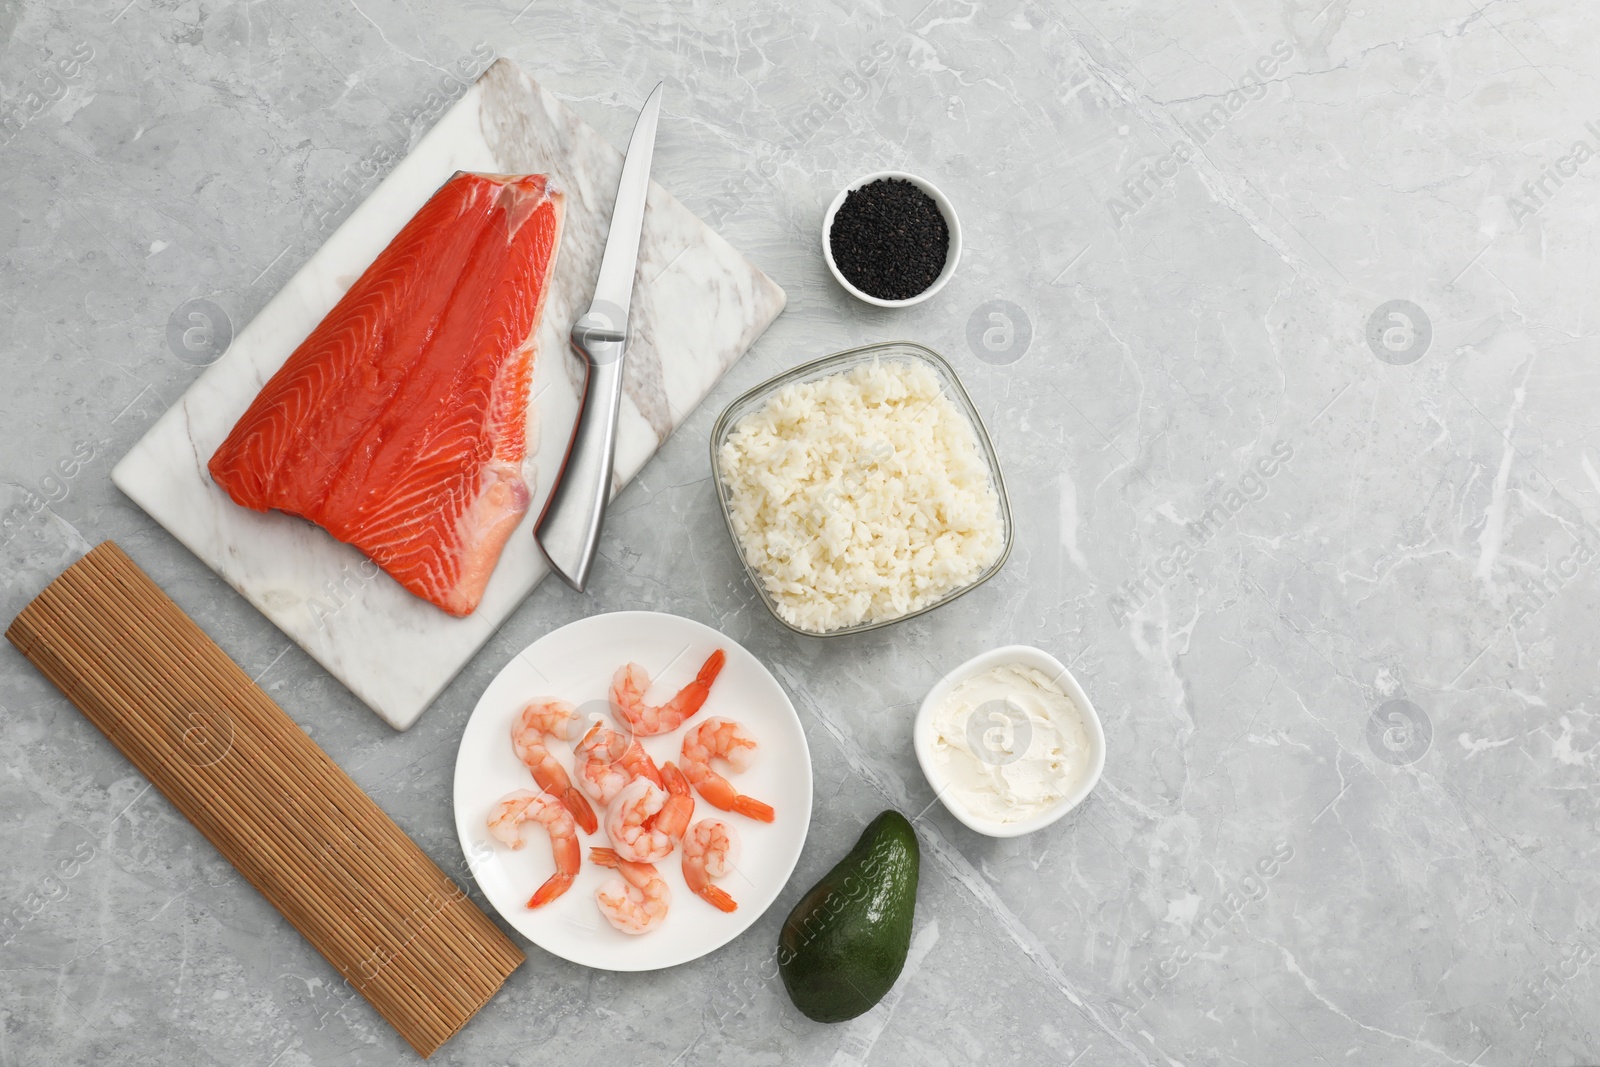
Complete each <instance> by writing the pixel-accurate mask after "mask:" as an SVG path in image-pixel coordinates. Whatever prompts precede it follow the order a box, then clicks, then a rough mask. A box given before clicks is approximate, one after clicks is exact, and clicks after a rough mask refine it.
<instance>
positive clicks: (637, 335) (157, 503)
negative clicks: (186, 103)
mask: <svg viewBox="0 0 1600 1067" xmlns="http://www.w3.org/2000/svg"><path fill="white" fill-rule="evenodd" d="M641 102H642V100H641ZM670 128H671V124H670V120H669V119H668V118H664V119H663V122H662V135H663V137H668V136H670V133H669V132H668V131H669V130H670ZM457 170H475V171H487V172H495V173H545V174H550V175H552V176H553V178H554V181H555V183H556V184H557V185H559V187H560V188H562V189H564V190H565V191H566V193H567V202H566V211H567V214H566V225H565V230H564V232H563V235H562V240H561V248H560V252H559V260H558V262H557V266H556V272H555V279H554V283H553V286H552V288H551V292H550V295H549V296H548V298H547V301H546V304H545V310H544V318H543V320H542V322H541V323H540V326H539V331H538V337H537V345H538V351H537V355H536V357H535V364H534V381H533V395H534V402H533V403H532V404H531V405H530V409H529V415H528V418H529V426H528V441H529V451H530V453H531V454H530V457H529V460H528V463H527V465H526V468H525V472H526V474H527V476H528V482H529V486H530V488H531V489H532V490H533V506H532V507H531V508H530V509H529V511H528V514H527V516H526V517H525V518H524V520H523V523H522V527H521V528H520V529H519V530H518V531H517V532H516V533H515V534H513V535H512V537H511V539H510V541H509V542H508V543H507V545H506V549H505V552H504V553H503V554H502V556H501V557H500V563H499V566H498V567H496V569H495V572H494V576H493V578H491V579H490V581H489V586H488V589H487V591H486V592H485V594H484V598H483V602H482V604H481V605H480V606H479V607H478V610H477V611H476V612H474V613H473V614H472V615H470V616H468V617H466V618H464V619H457V618H452V617H450V616H449V615H446V614H445V613H444V612H442V611H440V610H439V609H438V608H436V607H434V606H433V605H432V604H429V603H427V602H426V601H423V600H420V599H418V598H416V597H413V596H412V595H411V594H409V593H407V592H406V591H405V590H404V589H402V588H401V587H400V586H399V585H398V584H397V583H396V582H394V581H393V580H392V579H390V578H389V576H388V575H387V574H384V573H383V572H382V571H381V570H379V569H378V568H377V566H376V565H375V564H373V563H372V562H371V561H370V560H367V559H366V557H364V556H363V555H362V554H361V553H359V552H358V551H357V550H356V549H354V548H351V547H350V546H348V545H345V544H342V543H340V542H338V541H335V540H334V539H333V538H332V537H331V536H330V535H329V534H327V533H326V532H325V531H324V530H322V529H321V528H319V527H316V526H313V525H311V524H310V523H307V522H305V521H303V520H301V519H296V518H292V517H290V516H288V515H284V514H281V513H278V512H269V513H266V514H260V513H257V512H254V511H250V510H248V509H245V508H242V507H239V506H238V505H236V504H234V503H233V502H232V501H231V500H230V499H229V498H228V496H227V494H225V493H224V492H223V491H222V490H221V489H219V488H218V487H217V486H216V485H214V484H213V483H212V481H211V478H210V475H209V474H208V473H207V472H206V469H205V464H206V461H207V460H209V459H210V458H211V454H212V452H214V451H215V450H216V447H217V445H218V444H220V443H221V441H222V439H223V438H224V437H225V436H227V433H228V431H229V430H230V429H231V428H232V427H233V424H234V422H235V421H236V420H237V419H238V417H239V415H240V414H242V413H243V411H244V409H245V408H246V407H247V406H248V405H249V403H250V401H251V400H252V399H253V398H254V397H255V395H256V393H257V392H258V391H259V390H260V388H261V386H262V385H263V384H264V383H265V382H266V380H267V379H268V378H269V377H271V376H272V374H273V372H274V371H276V370H277V369H278V367H279V366H281V365H282V364H283V362H284V360H285V359H287V358H288V356H289V353H290V352H292V351H293V350H294V348H295V346H296V345H298V344H299V343H300V341H301V340H303V339H304V338H305V336H306V335H307V334H308V333H310V332H311V329H312V328H313V327H314V326H315V325H316V324H317V323H318V322H319V321H320V320H321V319H322V317H323V316H324V315H325V314H327V312H328V310H329V309H330V308H332V307H333V305H334V303H335V301H337V300H338V298H339V297H340V296H341V295H342V294H343V293H344V292H345V290H346V289H348V288H349V287H350V285H351V284H352V283H353V282H354V281H355V279H356V277H357V276H358V275H359V274H360V273H361V271H362V270H363V269H365V268H366V266H367V265H368V264H369V263H371V262H372V260H373V259H374V258H376V256H377V254H378V252H379V251H381V250H382V249H383V247H384V246H385V245H387V244H388V243H389V240H390V239H391V238H392V237H393V236H394V235H395V233H397V232H398V231H399V229H400V227H401V226H402V225H404V224H405V222H406V221H407V220H408V219H410V218H411V216H412V215H413V214H414V213H415V212H416V211H417V209H418V208H420V207H421V206H422V204H423V203H424V202H425V201H426V200H427V199H428V197H429V196H431V195H432V194H433V192H434V190H435V189H437V188H438V187H439V186H440V185H442V184H443V183H444V182H445V180H446V179H448V178H449V177H450V175H451V174H453V173H455V172H456V171H457ZM621 170H622V153H621V152H619V151H618V150H617V149H616V148H614V147H612V146H611V145H610V144H609V143H607V142H606V140H605V139H604V138H603V137H601V136H600V135H599V134H598V133H597V132H595V130H593V129H592V128H590V127H589V126H587V125H585V124H584V123H583V122H582V121H581V120H580V119H578V117H577V116H575V115H574V114H573V113H572V112H570V111H568V110H567V109H566V108H565V107H564V106H562V104H561V103H560V102H559V101H557V100H556V99H555V98H554V97H553V96H551V95H550V94H549V93H548V92H545V91H544V90H543V89H541V88H540V87H539V86H538V85H537V84H536V83H535V82H534V81H533V80H532V79H531V78H529V77H528V76H527V75H526V74H524V73H522V72H521V71H520V70H518V69H517V67H516V66H515V65H513V64H512V63H510V62H509V61H507V60H504V59H501V60H498V61H496V62H495V63H494V65H493V66H491V67H490V68H489V69H488V70H487V71H486V72H485V73H484V74H483V76H482V77H481V78H479V79H478V81H477V83H476V84H475V85H473V87H472V88H471V89H469V90H468V91H467V93H466V95H465V96H463V97H462V98H461V99H460V100H459V101H457V103H456V104H455V105H454V106H453V107H452V108H451V109H450V110H449V111H448V112H446V113H445V115H444V116H443V117H442V118H441V119H440V120H439V123H438V125H436V126H435V127H434V128H433V129H432V130H430V131H429V132H428V133H427V134H426V135H425V136H424V137H423V138H422V139H421V140H420V141H419V142H418V143H417V146H416V148H415V149H413V150H412V152H411V153H410V154H409V155H408V156H406V158H405V159H403V160H402V161H401V162H400V163H399V164H398V165H397V166H396V167H395V169H394V171H393V172H392V173H391V174H390V175H389V176H388V177H387V178H385V179H384V181H383V183H382V184H381V185H379V186H378V187H377V189H375V190H374V191H373V193H372V195H371V196H370V197H368V198H367V200H366V201H364V202H363V203H362V204H361V205H360V206H359V207H358V208H356V210H355V211H354V212H352V213H351V215H350V217H349V218H348V219H346V220H345V222H344V224H343V225H341V226H340V227H339V228H338V230H336V231H335V232H334V234H333V235H332V236H331V237H330V238H328V241H327V243H325V244H324V245H323V246H322V247H321V248H320V249H318V250H317V252H316V253H315V254H314V255H313V256H312V257H311V258H310V259H309V260H308V261H307V262H306V264H305V265H304V266H303V267H301V268H300V271H299V272H298V273H297V274H295V276H294V277H293V278H291V279H290V280H289V282H288V284H286V285H285V286H284V287H283V289H282V291H281V292H279V293H278V294H277V295H276V296H275V297H274V298H273V299H272V300H271V301H270V302H269V303H268V304H267V306H266V307H265V308H263V309H262V311H261V313H260V314H259V315H258V316H256V318H255V319H254V320H253V321H252V322H251V323H250V324H249V325H248V326H247V327H245V328H244V329H243V330H241V331H240V332H239V334H238V336H237V337H236V338H235V339H234V341H233V344H232V345H231V346H230V347H229V348H228V350H227V352H225V353H224V354H223V356H222V357H221V359H219V360H218V361H217V362H216V363H214V364H212V365H211V366H210V367H209V368H207V370H206V371H205V373H204V374H202V375H201V377H200V378H199V379H198V380H197V381H196V382H195V383H194V385H193V386H191V387H190V388H189V390H188V392H186V393H185V394H184V395H183V397H182V398H180V399H179V401H178V402H177V403H176V404H174V405H173V406H172V408H171V409H169V410H168V411H167V412H166V413H165V414H164V415H162V417H161V419H160V420H159V421H158V422H157V423H156V424H155V426H153V427H152V428H151V429H150V431H149V432H148V433H147V434H146V435H145V436H144V437H143V439H141V440H140V441H139V443H138V444H136V445H135V446H134V447H133V449H132V450H130V451H129V453H128V454H127V455H126V456H125V457H123V459H122V461H121V462H120V463H118V464H117V466H116V468H115V469H114V470H113V471H112V474H111V477H112V481H113V482H114V483H115V484H116V485H117V487H118V488H120V489H121V490H122V491H123V492H124V493H126V494H127V495H128V496H130V497H131V498H133V500H134V501H135V502H137V503H138V504H139V506H141V507H142V508H144V509H145V511H147V512H149V513H150V515H151V516H152V517H154V518H155V519H156V521H158V522H160V523H161V525H163V526H165V527H166V528H167V529H168V530H169V531H170V532H171V533H172V534H173V535H174V536H175V537H177V538H178V540H180V541H182V542H183V543H184V544H185V545H186V546H187V547H188V548H189V549H190V550H191V551H193V552H194V553H195V555H197V556H199V557H200V558H201V559H202V560H204V561H205V563H206V564H207V565H208V566H210V567H211V568H212V569H213V570H215V571H216V572H217V573H218V574H220V575H221V576H222V577H223V578H225V579H226V580H227V581H228V583H229V584H230V585H232V586H233V587H234V588H235V589H237V590H238V591H239V592H240V593H242V594H243V595H244V596H245V597H246V598H248V599H249V601H250V602H251V603H252V604H254V605H255V606H256V607H257V608H259V609H260V610H261V611H262V612H263V613H265V614H266V616H267V617H268V618H270V619H271V620H272V621H273V622H274V623H276V624H277V625H278V627H279V628H280V629H282V630H283V631H284V632H285V633H286V634H288V635H289V636H290V637H291V638H293V639H294V641H295V642H296V643H298V644H299V645H300V647H302V648H304V649H305V650H306V651H307V652H308V653H310V654H311V656H312V657H313V658H314V659H316V660H317V662H319V663H321V664H322V665H323V666H324V667H326V668H327V669H328V670H329V671H330V672H331V673H332V674H333V675H334V676H335V677H337V678H338V679H339V680H340V681H342V682H343V683H344V684H345V685H347V686H349V687H350V689H351V690H352V691H353V692H354V693H355V694H356V695H357V696H358V697H360V698H361V699H362V700H363V701H365V702H366V703H367V705H368V706H370V707H371V708H372V709H373V710H374V711H376V712H377V713H378V714H379V715H380V716H382V717H383V718H384V719H385V720H386V721H387V722H388V723H389V724H390V725H392V726H394V727H396V728H397V729H402V730H403V729H406V728H407V727H409V726H410V725H411V724H412V723H414V722H415V721H416V720H417V717H418V716H419V715H421V714H422V712H423V710H424V709H425V708H426V707H427V706H428V705H429V704H430V703H431V702H432V701H433V699H434V698H435V697H436V696H437V695H438V694H439V692H440V690H442V689H443V688H444V686H445V685H446V684H447V683H448V682H449V681H450V679H451V678H453V677H454V676H455V675H456V673H457V672H458V671H459V670H460V669H461V668H462V667H463V666H464V665H465V664H466V663H467V661H468V660H470V659H471V658H472V656H473V655H474V654H475V653H476V652H477V650H478V649H479V648H480V647H482V645H483V643H484V642H485V641H486V640H488V638H489V636H490V635H491V634H492V633H493V632H494V631H495V629H496V628H497V627H499V625H500V624H501V623H502V622H503V621H505V619H506V617H507V616H508V615H510V614H511V612H512V611H513V610H515V609H516V607H517V605H518V604H520V603H521V602H522V600H523V598H524V597H526V596H527V595H528V593H529V592H530V591H531V590H532V589H533V587H534V586H535V585H537V584H538V583H539V581H540V579H542V578H543V577H544V576H545V574H546V573H547V569H548V568H547V567H546V566H545V564H544V561H543V559H542V558H541V557H540V555H539V551H538V548H537V547H536V546H535V545H534V541H533V535H532V532H531V530H532V526H533V520H534V517H535V516H537V515H538V514H539V511H540V509H541V508H542V507H543V506H544V500H545V498H546V497H547V496H548V495H549V490H550V485H549V480H550V474H551V472H553V471H554V469H555V468H556V466H557V465H558V464H559V463H560V460H561V455H562V451H563V448H564V447H565V443H566V440H567V438H568V436H569V435H570V432H571V427H572V421H573V419H574V417H575V416H576V413H577V409H578V388H579V384H580V382H581V380H582V371H581V367H580V364H579V361H578V358H577V356H576V355H574V354H573V353H572V351H571V349H570V347H569V346H568V344H567V341H566V338H567V334H568V333H569V331H570V330H571V328H572V323H573V321H574V320H575V319H576V318H577V317H578V315H579V314H580V313H581V312H582V311H583V309H584V308H585V307H587V306H588V302H589V299H590V297H591V295H592V294H593V289H594V280H595V276H596V274H597V273H598V271H599V267H600V255H601V250H602V248H603V246H604V243H605V237H606V232H607V229H608V228H609V225H610V218H611V205H612V200H613V199H614V197H615V195H616V185H617V178H618V176H619V175H620V173H621ZM783 305H784V294H783V290H782V289H780V288H778V286H777V285H776V284H775V283H773V282H772V280H771V279H769V278H768V277H767V276H766V275H764V274H762V273H761V272H760V271H759V270H757V269H756V268H755V267H753V266H752V265H751V264H750V263H748V262H747V261H746V260H745V259H744V258H743V257H742V256H740V255H739V254H738V253H737V252H735V251H734V250H733V249H732V248H731V247H730V246H729V245H728V244H727V242H725V241H724V240H722V238H720V237H719V236H717V234H716V233H714V232H712V230H711V229H710V228H709V227H707V226H706V225H705V223H703V222H701V221H700V220H699V219H698V218H696V217H695V216H694V215H693V214H692V213H690V211H689V210H688V209H687V208H685V207H684V206H683V205H682V204H680V203H679V202H678V201H677V200H676V199H674V198H673V197H672V196H671V194H669V193H667V192H666V191H665V190H663V189H662V188H661V187H660V186H659V185H655V184H652V185H651V186H650V193H649V197H648V199H647V201H646V208H645V217H644V232H643V236H642V238H641V241H640V248H639V274H638V281H637V282H636V289H635V292H634V298H633V305H632V309H631V318H630V325H631V328H632V331H633V338H632V341H631V343H630V345H629V350H628V366H627V375H626V383H625V395H624V397H623V401H622V422H621V428H620V430H619V431H618V438H617V458H616V474H617V479H616V488H618V489H620V488H621V487H622V486H623V485H625V484H626V483H627V482H628V481H629V480H630V479H632V477H633V476H634V475H635V474H637V473H638V471H639V469H640V468H641V467H643V466H644V464H645V462H646V461H647V460H648V459H649V458H650V457H651V456H652V455H653V454H654V453H655V451H656V449H657V448H659V447H660V446H661V444H662V442H663V441H665V440H666V438H667V435H668V434H670V433H671V432H672V431H673V429H674V428H675V427H677V426H678V424H680V423H681V422H682V421H683V420H684V419H685V418H686V417H687V416H688V414H689V413H690V412H691V411H693V410H694V408H695V406H696V405H697V404H699V403H700V401H701V400H702V399H704V398H705V396H706V394H707V393H708V392H710V390H711V387H712V386H713V385H715V384H716V382H717V380H718V379H719V378H721V377H722V375H723V374H724V373H725V372H726V371H727V370H728V368H729V367H730V366H732V365H733V363H734V362H735V361H736V360H738V359H739V357H740V356H741V355H743V354H744V352H745V350H746V349H747V348H749V346H750V345H751V344H752V343H753V342H754V341H755V339H756V338H757V337H759V336H760V335H761V333H762V331H763V330H765V329H766V328H767V326H768V325H769V324H770V323H771V322H772V320H773V319H774V318H776V317H777V315H778V313H779V312H780V311H782V310H783ZM602 565H604V564H603V562H602Z"/></svg>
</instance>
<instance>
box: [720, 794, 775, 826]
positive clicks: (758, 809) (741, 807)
mask: <svg viewBox="0 0 1600 1067" xmlns="http://www.w3.org/2000/svg"><path fill="white" fill-rule="evenodd" d="M729 810H730V811H735V812H738V813H739V814H740V815H747V816H749V817H750V818H752V819H759V820H760V821H762V822H771V821H772V820H773V819H774V818H776V817H777V814H778V813H777V812H775V811H773V810H772V805H771V804H763V803H762V802H761V801H759V800H755V799H753V798H751V797H747V796H744V795H742V794H741V795H740V796H737V797H735V798H734V800H733V807H732V808H730V809H729Z"/></svg>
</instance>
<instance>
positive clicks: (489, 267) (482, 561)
mask: <svg viewBox="0 0 1600 1067" xmlns="http://www.w3.org/2000/svg"><path fill="white" fill-rule="evenodd" d="M561 220H562V198H561V194H560V193H559V192H557V191H555V190H552V189H550V188H549V184H548V182H547V181H546V178H545V176H544V175H542V174H534V175H526V176H514V175H498V174H468V173H460V172H458V173H457V174H456V175H455V176H454V177H453V178H451V179H450V180H449V181H448V182H446V183H445V184H444V185H443V186H442V187H441V188H440V189H439V191H438V192H436V193H434V195H433V197H432V198H431V199H430V200H429V201H428V202H427V203H426V204H424V205H423V207H422V209H421V210H420V211H418V212H417V214H416V216H415V217H413V218H412V219H411V221H410V222H408V223H406V225H405V227H404V228H403V229H402V230H401V231H400V232H399V233H398V234H397V235H396V236H395V238H394V240H393V241H391V242H389V246H388V247H387V248H385V249H384V250H383V251H382V252H381V253H379V255H378V258H377V259H376V260H374V261H373V263H372V265H371V266H370V267H368V268H367V269H366V271H365V272H364V273H363V274H362V275H361V277H360V278H358V279H357V280H356V283H355V284H354V285H353V286H351V287H350V291H349V292H347V293H345V295H344V296H343V298H341V299H340V300H339V302H338V303H337V304H335V305H334V307H333V310H332V311H330V312H328V315H327V317H326V318H324V319H323V320H322V322H321V323H319V324H318V325H317V327H316V329H314V330H312V331H311V334H310V336H308V337H307V338H306V339H305V340H304V341H303V342H301V344H300V346H299V347H298V348H296V349H295V350H294V352H293V353H291V354H290V356H289V359H288V361H287V362H285V363H284V365H283V366H282V368H280V369H279V370H278V373H276V374H274V375H273V376H272V378H271V380H269V381H268V382H267V384H266V385H265V386H263V387H262V389H261V392H260V393H259V394H258V395H257V396H256V398H255V400H254V401H253V402H252V403H251V405H250V407H249V408H248V409H247V410H246V411H245V413H244V414H243V415H242V416H241V417H240V419H239V421H238V423H236V424H235V425H234V427H233V431H232V432H231V433H229V434H228V437H227V440H225V441H223V442H222V445H221V447H219V448H218V449H217V451H216V454H215V455H213V456H212V457H211V462H210V464H209V468H210V471H211V477H212V478H213V479H214V480H215V481H216V483H217V484H218V485H219V486H221V487H222V488H223V489H224V490H226V491H227V493H228V495H229V496H230V497H232V498H233V500H234V501H235V502H236V503H238V504H241V505H243V506H244V507H247V508H252V509H254V510H256V511H267V510H269V509H273V508H276V509H277V510H279V511H284V512H288V513H289V514H291V515H299V516H301V517H303V518H306V519H309V520H311V521H312V522H314V523H316V524H317V525H319V526H321V527H322V528H323V529H325V530H327V531H328V532H329V533H331V534H332V535H333V536H334V537H336V538H338V539H339V540H340V541H344V542H345V543H347V544H350V545H354V546H355V547H356V548H358V549H360V550H361V551H362V552H364V553H366V554H367V555H368V556H369V557H371V559H372V560H373V562H375V563H377V564H378V566H380V567H382V568H383V569H384V570H385V571H387V572H388V573H389V574H390V576H392V577H393V578H394V579H395V581H397V582H399V583H400V584H401V585H402V586H404V587H405V588H406V589H408V590H410V591H411V592H412V593H415V594H416V595H417V596H419V597H422V598H423V599H424V600H427V601H430V602H431V603H434V604H437V605H438V606H439V607H440V608H443V609H444V610H445V611H447V612H449V613H450V614H452V615H469V614H471V613H472V611H473V609H475V608H476V607H477V606H478V603H479V601H480V600H482V598H483V590H484V587H485V586H486V585H487V584H488V582H489V575H490V574H491V573H492V572H493V571H494V567H495V564H496V563H497V562H498V561H499V559H500V552H501V549H503V548H504V547H505V543H506V539H507V538H508V537H510V536H511V533H512V531H514V530H515V529H516V528H517V524H518V523H519V522H520V521H521V520H522V516H523V515H524V514H526V512H527V510H528V503H529V500H528V486H527V483H526V482H524V481H523V478H522V462H523V460H524V458H525V457H526V455H527V440H526V418H527V408H528V391H529V385H530V382H531V380H532V371H533V338H534V334H535V333H536V332H537V330H538V325H539V315H540V312H541V311H542V310H543V306H544V299H545V295H546V293H547V292H548V290H549V283H550V277H551V273H552V271H553V269H554V267H555V260H556V250H557V247H558V246H559V244H560V240H561Z"/></svg>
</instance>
